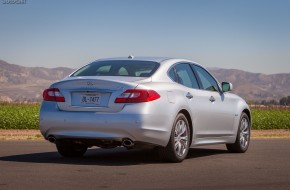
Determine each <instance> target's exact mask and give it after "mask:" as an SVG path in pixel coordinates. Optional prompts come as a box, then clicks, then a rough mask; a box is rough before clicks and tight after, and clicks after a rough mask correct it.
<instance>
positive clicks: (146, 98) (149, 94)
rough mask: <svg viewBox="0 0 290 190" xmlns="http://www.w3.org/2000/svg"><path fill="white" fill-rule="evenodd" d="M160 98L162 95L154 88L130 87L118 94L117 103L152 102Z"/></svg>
mask: <svg viewBox="0 0 290 190" xmlns="http://www.w3.org/2000/svg"><path fill="white" fill-rule="evenodd" d="M158 98H160V95H159V94H158V93H157V92H155V91H154V90H140V89H129V90H126V91H125V92H123V93H122V94H121V95H120V96H118V97H117V98H116V100H115V103H141V102H150V101H153V100H156V99H158Z"/></svg>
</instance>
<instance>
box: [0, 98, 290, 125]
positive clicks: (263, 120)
mask: <svg viewBox="0 0 290 190" xmlns="http://www.w3.org/2000/svg"><path fill="white" fill-rule="evenodd" d="M39 108H40V105H39V104H32V105H31V104H30V105H27V104H3V103H2V104H1V103H0V129H38V119H39V116H38V113H39ZM252 118H253V129H290V110H283V109H281V110H279V109H273V110H261V109H252Z"/></svg>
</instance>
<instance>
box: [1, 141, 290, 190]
mask: <svg viewBox="0 0 290 190" xmlns="http://www.w3.org/2000/svg"><path fill="white" fill-rule="evenodd" d="M16 189H21V190H22V189H28V190H33V189H37V190H40V189H41V190H45V189H49V190H52V189H57V190H61V189H69V190H72V189H94V190H95V189H120V190H122V189H126V190H129V189H134V190H139V189H166V190H167V189H223V190H224V189H247V190H249V189H275V190H277V189H290V139H272V140H271V139H266V140H265V139H264V140H262V139H254V140H252V141H251V145H250V148H249V150H248V152H247V153H245V154H232V153H228V152H227V151H226V149H225V146H224V145H214V146H205V147H197V148H192V149H190V152H189V156H188V159H186V160H185V161H184V162H182V163H177V164H172V163H162V162H160V161H159V160H158V159H157V158H156V154H155V153H154V152H153V151H150V150H146V151H139V150H132V151H127V150H125V149H123V148H116V149H110V150H104V149H96V148H94V149H89V150H88V152H87V153H86V154H85V157H84V158H73V159H67V158H66V159H65V158H62V157H60V156H59V155H58V153H57V152H56V149H55V147H54V145H53V144H51V143H48V142H46V141H0V190H16Z"/></svg>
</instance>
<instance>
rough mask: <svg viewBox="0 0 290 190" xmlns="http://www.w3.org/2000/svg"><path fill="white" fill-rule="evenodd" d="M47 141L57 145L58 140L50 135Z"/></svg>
mask: <svg viewBox="0 0 290 190" xmlns="http://www.w3.org/2000/svg"><path fill="white" fill-rule="evenodd" d="M47 139H48V141H49V142H51V143H55V141H56V138H55V137H54V136H52V135H50V136H49V137H48V138H47Z"/></svg>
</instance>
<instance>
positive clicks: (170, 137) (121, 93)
mask: <svg viewBox="0 0 290 190" xmlns="http://www.w3.org/2000/svg"><path fill="white" fill-rule="evenodd" d="M231 90H232V84H231V83H228V82H222V83H219V82H218V81H217V80H216V79H215V78H214V77H213V76H212V75H211V74H210V73H209V72H208V71H207V70H206V69H205V68H204V67H202V66H201V65H199V64H197V63H194V62H192V61H190V60H185V59H171V58H156V57H133V56H129V57H128V58H127V57H126V58H110V59H100V60H97V61H94V62H92V63H90V64H88V65H85V66H84V67H82V68H80V69H78V70H76V71H75V72H73V73H72V74H70V75H69V76H68V77H66V78H64V79H63V80H61V81H59V82H56V83H54V84H52V85H51V86H50V87H49V88H48V89H46V90H45V91H44V92H43V102H42V105H41V109H40V130H41V133H42V135H43V136H44V137H45V139H47V140H48V141H50V142H52V143H55V144H56V147H57V150H58V152H59V153H60V154H61V155H62V156H64V157H78V156H83V155H84V154H85V152H86V150H87V149H88V148H89V147H92V146H98V147H101V148H114V147H117V146H124V147H126V148H127V149H132V148H146V147H153V148H155V149H156V150H157V151H158V153H159V155H160V157H161V158H162V159H163V160H165V161H170V162H181V161H182V160H184V159H185V158H186V156H187V153H188V150H189V148H190V147H193V146H197V145H208V144H217V143H224V144H226V147H227V149H228V150H229V151H230V152H237V153H243V152H245V151H246V150H247V149H248V147H249V142H250V130H251V112H250V109H249V106H248V105H247V103H246V102H245V101H244V100H243V99H242V98H240V97H239V96H237V95H234V94H232V93H229V91H231Z"/></svg>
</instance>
